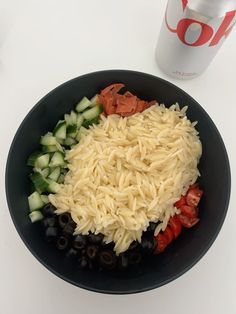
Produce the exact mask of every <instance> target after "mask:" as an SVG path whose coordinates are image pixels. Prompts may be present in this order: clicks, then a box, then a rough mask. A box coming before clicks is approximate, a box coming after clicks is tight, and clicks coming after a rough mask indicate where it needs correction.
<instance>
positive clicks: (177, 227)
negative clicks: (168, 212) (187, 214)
mask: <svg viewBox="0 0 236 314" xmlns="http://www.w3.org/2000/svg"><path fill="white" fill-rule="evenodd" d="M169 226H170V228H171V230H172V232H173V234H174V237H175V239H176V238H178V236H179V235H180V233H181V230H182V225H181V223H180V221H179V218H178V215H175V216H173V217H171V218H170V220H169Z"/></svg>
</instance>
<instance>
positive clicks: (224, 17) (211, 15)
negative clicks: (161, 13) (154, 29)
mask: <svg viewBox="0 0 236 314" xmlns="http://www.w3.org/2000/svg"><path fill="white" fill-rule="evenodd" d="M235 23H236V0H169V1H168V4H167V8H166V12H165V18H164V21H163V24H162V28H161V32H160V36H159V39H158V43H157V47H156V52H155V56H156V61H157V63H158V65H159V67H160V68H161V69H162V71H163V72H164V73H166V74H167V75H170V76H172V77H175V78H178V79H192V78H195V77H197V76H199V75H200V74H202V73H203V72H204V71H205V70H206V68H207V67H208V65H209V64H210V63H211V61H212V60H213V58H214V57H215V55H216V54H217V52H218V51H219V49H220V47H221V46H222V44H223V42H224V41H225V39H226V38H227V37H228V35H229V33H230V32H231V30H232V28H233V26H234V24H235Z"/></svg>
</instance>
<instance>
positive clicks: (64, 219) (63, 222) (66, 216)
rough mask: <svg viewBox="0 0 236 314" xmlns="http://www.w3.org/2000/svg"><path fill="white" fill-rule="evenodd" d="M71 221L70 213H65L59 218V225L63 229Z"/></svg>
mask: <svg viewBox="0 0 236 314" xmlns="http://www.w3.org/2000/svg"><path fill="white" fill-rule="evenodd" d="M70 221H71V215H70V214H69V213H63V214H61V215H59V216H58V224H59V226H60V227H61V228H64V227H65V226H66V225H67V224H68V223H69V222H70Z"/></svg>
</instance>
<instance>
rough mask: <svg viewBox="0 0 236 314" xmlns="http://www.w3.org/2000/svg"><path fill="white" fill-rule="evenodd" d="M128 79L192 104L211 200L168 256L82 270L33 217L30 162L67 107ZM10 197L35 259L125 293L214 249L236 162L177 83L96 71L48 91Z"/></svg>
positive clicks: (25, 133)
mask: <svg viewBox="0 0 236 314" xmlns="http://www.w3.org/2000/svg"><path fill="white" fill-rule="evenodd" d="M114 82H122V83H124V84H125V85H126V87H127V89H128V90H130V91H131V92H133V93H134V94H137V95H138V96H139V97H141V98H143V99H147V100H153V99H157V100H158V101H159V102H164V103H165V104H166V105H168V106H169V105H171V104H173V103H175V102H178V103H179V104H180V106H185V105H188V106H189V109H188V113H187V114H188V117H189V118H190V119H191V120H192V121H195V120H197V121H198V122H199V123H198V125H197V129H198V131H199V133H200V138H201V141H202V144H203V155H202V158H201V162H200V171H201V174H202V176H201V178H200V184H201V186H202V187H203V189H204V198H203V201H202V203H201V208H200V218H201V220H200V223H199V224H197V225H196V226H195V227H194V228H192V229H191V230H187V231H186V232H184V233H183V234H181V236H180V237H179V238H178V239H177V241H174V242H173V244H172V245H170V246H169V248H168V249H167V250H166V251H165V252H164V253H163V254H160V255H158V256H156V257H154V256H153V257H151V258H150V259H149V260H148V262H147V263H145V264H144V265H143V266H142V267H140V268H134V269H131V270H130V271H129V272H127V273H125V272H123V273H121V272H118V271H113V272H109V273H104V272H99V271H93V272H90V271H80V270H78V268H77V267H76V265H75V264H73V262H71V261H69V260H68V259H67V258H65V257H64V256H63V255H62V254H61V253H60V252H58V251H57V250H56V249H53V248H52V247H51V246H50V245H49V244H48V243H46V242H45V240H44V239H43V235H42V230H41V228H40V227H39V226H38V225H37V224H31V223H30V221H29V218H28V203H27V195H29V194H30V182H29V179H28V175H29V171H30V169H29V167H27V166H26V160H27V157H28V156H29V154H30V153H32V152H33V151H34V150H36V149H37V148H38V146H39V145H38V143H39V139H40V136H41V135H42V134H44V133H45V132H47V131H49V130H51V129H52V128H53V126H54V125H55V123H56V122H57V121H58V120H59V119H61V118H62V117H63V115H64V113H65V112H67V111H69V110H71V109H72V108H73V107H74V105H75V103H76V102H78V100H79V99H81V98H82V97H83V96H85V95H86V96H87V97H92V96H93V95H94V94H95V93H97V92H98V91H99V90H100V89H102V88H104V87H105V86H107V85H109V84H111V83H114ZM6 194H7V200H8V206H9V209H10V213H11V216H12V219H13V221H14V224H15V227H16V229H17V231H18V233H19V234H20V236H21V238H22V240H23V241H24V243H25V244H26V246H27V247H28V249H29V250H30V251H31V252H32V254H34V256H35V257H36V258H37V259H38V260H39V261H40V262H41V263H42V264H43V265H45V266H46V267H47V268H48V269H49V270H51V271H52V272H53V273H54V274H56V275H57V276H59V277H61V278H62V279H64V280H66V281H68V282H70V283H72V284H74V285H77V286H79V287H81V288H85V289H88V290H93V291H97V292H103V293H113V294H125V293H135V292H142V291H147V290H150V289H153V288H157V287H160V286H162V285H164V284H166V283H168V282H170V281H172V280H174V279H176V278H177V277H179V276H180V275H182V274H183V273H184V272H186V271H187V270H189V269H190V268H191V267H192V266H193V265H194V264H196V263H197V262H198V261H199V259H200V258H201V257H202V256H203V255H204V254H205V253H206V251H207V250H208V249H209V247H210V246H211V245H212V243H213V241H214V240H215V238H216V236H217V234H218V233H219V231H220V229H221V227H222V224H223V222H224V219H225V215H226V212H227V207H228V203H229V197H230V166H229V161H228V156H227V152H226V149H225V146H224V143H223V141H222V138H221V136H220V134H219V132H218V130H217V128H216V127H215V125H214V123H213V122H212V120H211V119H210V117H209V116H208V114H207V113H206V112H205V110H204V109H203V108H202V107H201V106H200V105H199V104H198V103H197V102H196V101H195V100H194V99H193V98H191V97H190V96H189V95H188V94H186V93H185V92H184V91H182V90H181V89H179V88H178V87H176V86H174V85H173V84H171V83H169V82H167V81H165V80H162V79H160V78H157V77H155V76H152V75H148V74H144V73H139V72H133V71H122V70H111V71H101V72H95V73H91V74H87V75H83V76H81V77H78V78H75V79H73V80H71V81H69V82H66V83H65V84H63V85H61V86H59V87H57V88H56V89H54V90H53V91H52V92H50V93H49V94H48V95H46V96H45V97H44V98H43V99H42V100H40V101H39V103H38V104H37V105H36V106H35V107H34V108H33V109H32V110H31V111H30V113H29V114H28V115H27V116H26V118H25V119H24V121H23V122H22V124H21V126H20V127H19V129H18V131H17V133H16V135H15V138H14V140H13V143H12V145H11V149H10V152H9V156H8V161H7V167H6Z"/></svg>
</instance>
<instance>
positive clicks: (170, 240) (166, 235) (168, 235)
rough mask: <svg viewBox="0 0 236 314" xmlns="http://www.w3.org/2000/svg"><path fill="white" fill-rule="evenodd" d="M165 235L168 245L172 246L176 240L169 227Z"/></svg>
mask: <svg viewBox="0 0 236 314" xmlns="http://www.w3.org/2000/svg"><path fill="white" fill-rule="evenodd" d="M163 235H164V236H165V237H166V239H167V244H170V243H171V242H172V241H173V239H174V233H173V231H172V229H171V228H170V227H169V226H167V227H166V229H165V231H164V232H163Z"/></svg>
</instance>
